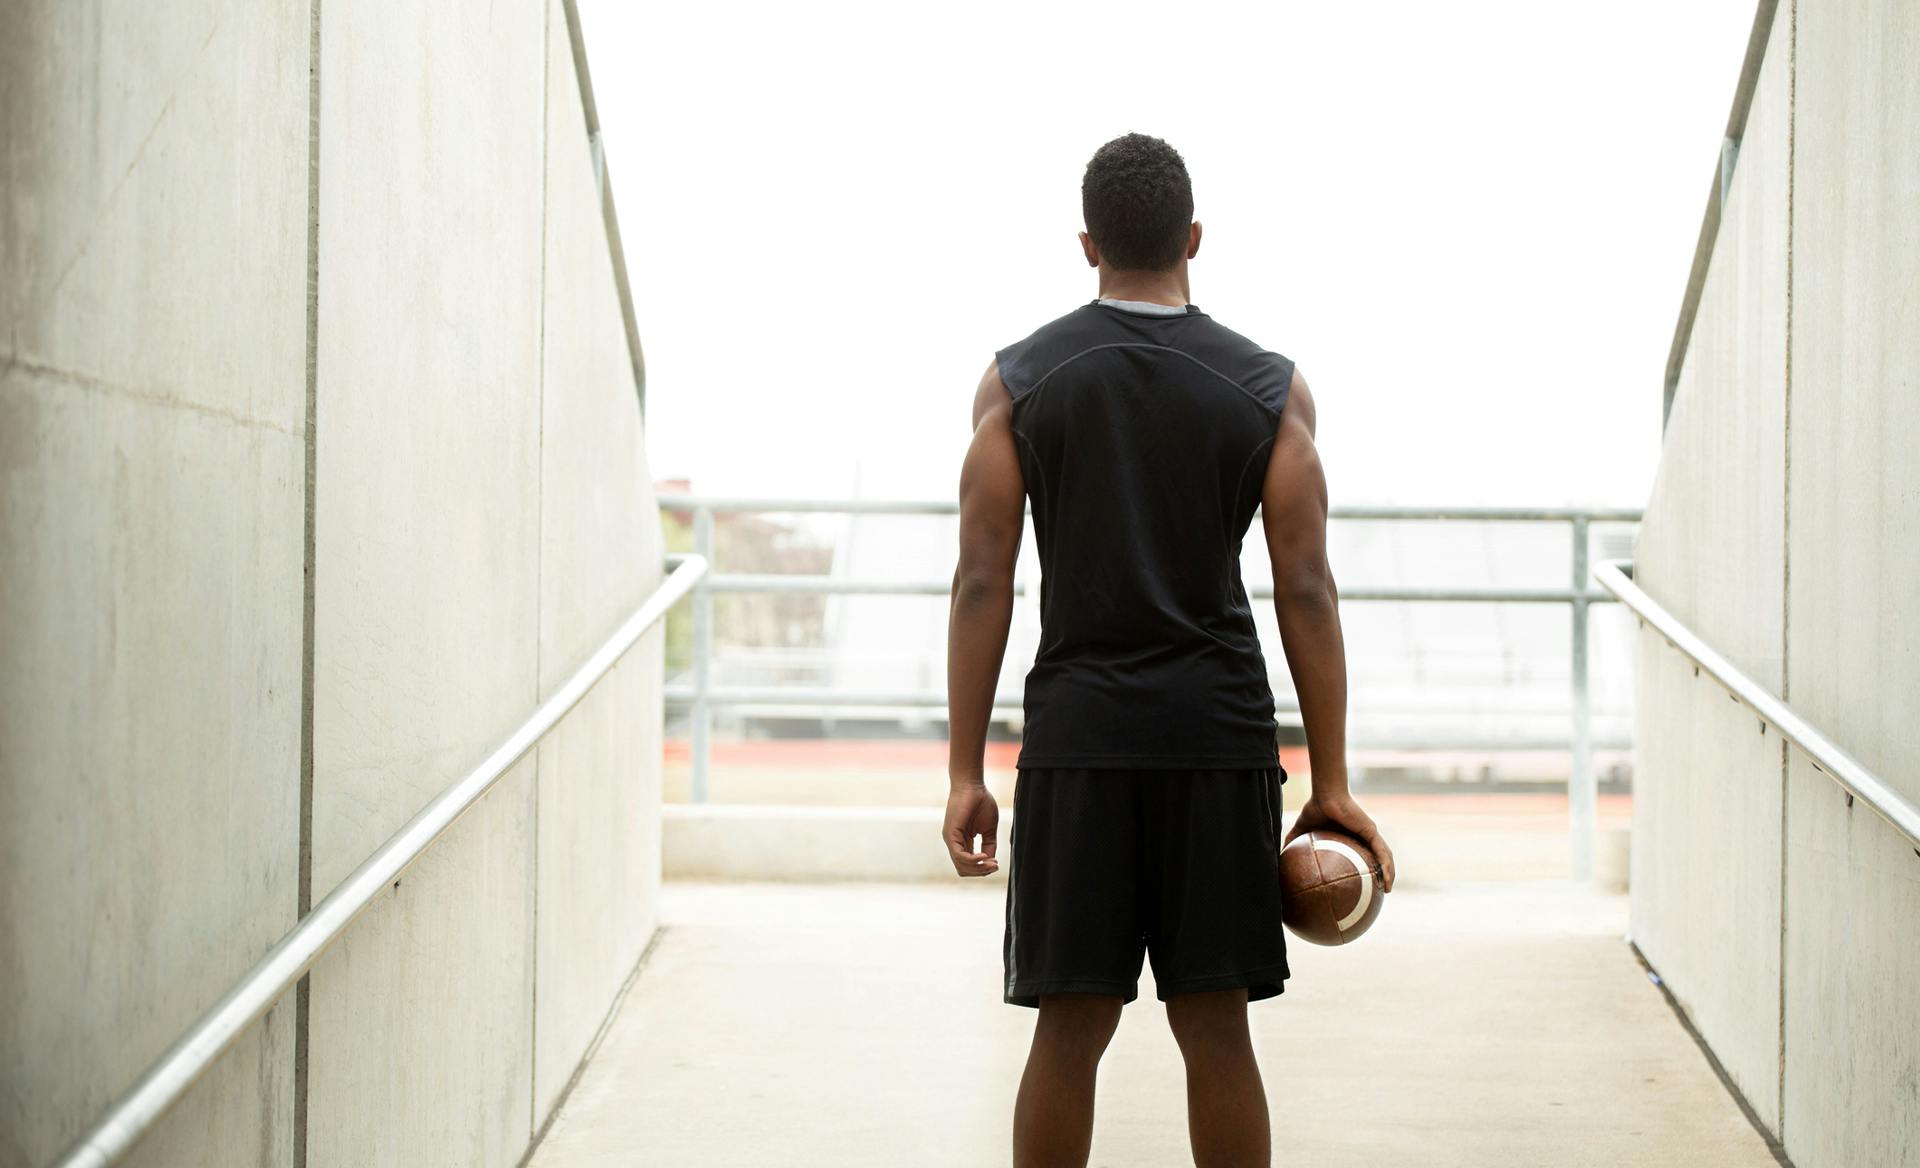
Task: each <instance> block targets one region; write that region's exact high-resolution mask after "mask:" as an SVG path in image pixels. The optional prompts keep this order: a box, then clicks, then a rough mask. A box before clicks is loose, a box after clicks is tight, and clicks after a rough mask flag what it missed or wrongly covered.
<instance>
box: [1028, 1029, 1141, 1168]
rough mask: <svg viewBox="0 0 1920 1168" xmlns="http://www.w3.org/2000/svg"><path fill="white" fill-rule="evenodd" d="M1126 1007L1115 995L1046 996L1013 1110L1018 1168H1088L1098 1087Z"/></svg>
mask: <svg viewBox="0 0 1920 1168" xmlns="http://www.w3.org/2000/svg"><path fill="white" fill-rule="evenodd" d="M1123 1004H1124V1003H1123V1002H1122V1000H1121V999H1120V997H1119V996H1117V995H1113V994H1046V995H1043V996H1042V997H1041V998H1040V1017H1039V1019H1038V1020H1037V1021H1036V1022H1035V1023H1034V1026H1033V1048H1032V1049H1031V1050H1030V1051H1028V1053H1027V1069H1026V1073H1025V1074H1023V1075H1021V1077H1020V1096H1019V1098H1018V1099H1017V1100H1016V1101H1015V1103H1014V1107H1013V1168H1085V1165H1086V1162H1087V1154H1088V1151H1089V1150H1090V1149H1091V1147H1092V1145H1093V1083H1094V1074H1095V1072H1096V1071H1097V1070H1098V1069H1099V1066H1100V1056H1101V1055H1102V1054H1105V1053H1106V1049H1107V1042H1108V1041H1109V1040H1110V1039H1112V1038H1113V1032H1114V1030H1115V1029H1116V1028H1117V1027H1118V1026H1119V1025H1120V1008H1121V1006H1122V1005H1123Z"/></svg>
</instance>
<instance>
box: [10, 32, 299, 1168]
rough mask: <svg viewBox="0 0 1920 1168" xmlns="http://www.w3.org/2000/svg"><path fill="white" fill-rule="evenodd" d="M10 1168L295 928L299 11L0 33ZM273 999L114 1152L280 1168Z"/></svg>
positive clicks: (121, 1083)
mask: <svg viewBox="0 0 1920 1168" xmlns="http://www.w3.org/2000/svg"><path fill="white" fill-rule="evenodd" d="M0 28H3V29H4V35H0V346H3V347H4V351H0V580H4V581H5V586H4V588H0V686H4V691H3V692H0V986H4V987H5V992H4V993H0V1165H4V1166H6V1168H22V1166H28V1165H39V1164H41V1163H44V1162H45V1161H46V1160H48V1159H50V1158H51V1157H52V1156H54V1155H56V1154H57V1153H58V1152H59V1151H61V1150H62V1149H63V1148H64V1147H65V1146H66V1145H67V1144H68V1143H69V1142H70V1141H72V1140H73V1139H74V1138H75V1137H77V1136H78V1135H79V1133H80V1132H81V1131H83V1130H84V1129H85V1128H86V1127H87V1126H89V1125H90V1124H91V1123H92V1121H93V1120H94V1119H95V1117H96V1116H97V1115H98V1113H99V1112H100V1110H101V1109H102V1108H104V1107H106V1106H107V1105H108V1104H109V1103H111V1102H112V1100H113V1099H114V1098H116V1097H117V1096H118V1095H119V1094H120V1093H121V1092H122V1091H124V1090H125V1089H126V1088H127V1087H128V1086H129V1085H130V1084H131V1082H132V1081H133V1079H134V1078H135V1077H136V1076H137V1075H138V1074H139V1072H140V1071H141V1070H143V1069H144V1067H145V1066H146V1064H147V1063H148V1062H149V1061H150V1060H151V1059H153V1058H154V1057H155V1056H157V1055H158V1054H159V1053H160V1052H161V1051H162V1050H164V1049H165V1048H166V1047H167V1046H168V1045H170V1044H171V1043H172V1041H173V1040H174V1038H175V1037H176V1036H177V1034H178V1033H179V1031H180V1030H181V1029H182V1028H184V1027H185V1026H186V1025H187V1024H188V1023H190V1022H191V1021H192V1020H193V1019H194V1018H195V1017H197V1016H198V1015H199V1014H200V1013H201V1012H202V1011H203V1010H205V1009H206V1008H207V1007H208V1006H209V1005H211V1004H212V1003H213V1002H214V1001H215V1000H217V999H218V998H219V997H220V995H221V994H222V993H223V992H225V990H226V988H227V986H228V985H229V984H230V983H231V981H232V980H233V979H234V978H236V977H237V976H239V975H240V974H241V973H242V972H244V971H245V969H246V968H247V967H248V966H250V965H251V964H252V963H253V962H254V961H255V960H257V959H258V957H259V956H260V955H261V954H262V953H264V952H265V951H266V949H267V948H268V947H269V946H270V945H271V944H272V943H273V942H274V941H275V940H276V939H277V938H278V937H279V936H280V934H281V933H282V932H284V931H285V929H287V928H288V927H289V926H291V924H292V923H293V919H294V913H295V909H296V903H297V896H296V882H297V878H298V857H299V809H300V729H301V723H300V701H301V652H302V613H301V583H300V581H301V576H302V566H303V549H302V529H303V510H304V502H303V474H302V462H303V455H304V434H303V427H304V422H305V373H304V371H305V337H306V314H305V307H306V292H305V287H304V283H305V280H304V272H305V256H306V251H305V237H306V229H305V228H306V222H307V166H306V143H307V135H306V127H307V112H308V111H307V39H308V30H309V23H308V14H307V12H306V11H305V10H304V8H293V9H275V8H266V7H249V6H244V5H232V4H224V3H186V4H179V5H171V6H168V7H166V8H164V9H162V8H158V7H155V6H151V5H140V4H131V3H110V4H104V5H59V4H39V5H11V6H9V7H8V9H7V11H6V14H5V16H4V17H3V18H0ZM291 1015H292V1011H291V1009H290V1008H288V1009H283V1010H276V1011H275V1012H274V1013H273V1014H272V1015H270V1016H269V1018H268V1019H267V1021H266V1022H265V1023H264V1025H262V1026H260V1027H257V1028H255V1030H254V1031H253V1032H251V1033H250V1034H248V1035H247V1036H245V1037H244V1038H243V1039H242V1040H241V1042H240V1045H239V1047H238V1048H237V1049H236V1050H235V1051H233V1052H232V1053H231V1054H230V1055H229V1056H228V1057H227V1058H226V1059H225V1060H223V1062H222V1063H221V1064H220V1066H219V1067H218V1068H216V1070H215V1071H214V1072H213V1073H212V1074H211V1075H210V1076H209V1078H208V1079H206V1080H205V1081H203V1082H202V1083H201V1084H200V1085H199V1086H198V1087H197V1088H196V1089H195V1090H194V1091H193V1092H192V1093H191V1094H190V1095H189V1096H188V1098H187V1099H186V1100H185V1102H184V1103H183V1104H182V1105H181V1107H180V1109H179V1110H177V1111H176V1112H175V1113H174V1114H173V1115H171V1116H170V1117H168V1118H167V1119H166V1120H165V1121H164V1122H163V1124H162V1126H161V1127H160V1128H159V1129H158V1130H157V1131H156V1132H155V1133H154V1134H153V1135H152V1136H151V1137H150V1138H149V1139H148V1141H147V1142H146V1143H145V1144H144V1145H143V1146H142V1147H141V1149H140V1150H139V1151H138V1153H137V1154H136V1155H135V1157H134V1158H133V1161H132V1162H134V1163H138V1164H172V1165H186V1164H193V1165H256V1164H265V1165H282V1164H286V1163H289V1162H290V1158H291V1150H292V1149H291V1143H290V1139H289V1137H290V1133H291V1130H292V1128H291V1124H290V1116H291V1111H292V1104H291V1099H292V1089H293V1056H292V1049H293V1032H292V1016H291Z"/></svg>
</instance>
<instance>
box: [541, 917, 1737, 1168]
mask: <svg viewBox="0 0 1920 1168" xmlns="http://www.w3.org/2000/svg"><path fill="white" fill-rule="evenodd" d="M1004 895H1005V885H1004V884H1002V883H1000V882H999V881H998V880H997V879H995V880H993V881H991V882H981V883H978V884H973V883H969V884H965V885H962V884H960V883H959V882H958V881H955V882H954V883H950V884H944V885H941V884H930V885H904V884H893V885H874V884H816V885H792V884H746V883H741V884H726V883H718V882H715V883H678V882H675V883H670V884H668V885H667V886H666V890H665V893H664V897H663V909H662V911H663V914H664V921H665V925H666V927H665V929H664V931H663V932H662V934H661V935H660V937H659V939H658V940H657V941H656V943H655V947H654V950H653V952H652V953H651V955H650V956H649V957H648V959H647V961H646V962H645V964H644V966H643V968H642V972H641V975H640V977H639V978H638V979H637V980H636V982H635V983H634V985H633V987H632V989H631V990H630V992H629V995H628V997H627V999H626V1002H625V1003H624V1005H623V1006H622V1008H621V1009H620V1011H619V1013H618V1014H617V1015H616V1016H615V1019H614V1021H613V1023H612V1025H611V1026H610V1028H609V1030H608V1032H607V1033H606V1035H605V1037H604V1040H603V1042H602V1044H601V1046H600V1048H599V1050H598V1052H597V1054H596V1055H595V1056H594V1057H593V1059H592V1061H591V1062H590V1063H589V1064H588V1066H587V1068H586V1070H585V1072H584V1073H583V1074H582V1076H581V1078H580V1080H579V1082H578V1083H577V1084H576V1086H575V1088H574V1090H573V1093H572V1094H571V1096H570V1097H569V1098H568V1100H567V1101H566V1103H565V1104H564V1105H563V1106H562V1108H561V1111H560V1113H559V1116H558V1118H557V1119H556V1120H555V1122H554V1124H553V1126H552V1128H551V1129H550V1131H549V1132H548V1133H547V1135H546V1137H545V1139H544V1141H543V1142H542V1143H541V1144H540V1146H539V1147H538V1149H537V1150H536V1152H535V1154H534V1157H533V1159H532V1161H531V1165H532V1168H602V1166H608V1168H610V1166H612V1165H629V1164H636V1163H645V1164H701V1165H706V1166H710V1168H728V1166H736V1165H737V1166H739V1168H747V1166H753V1168H761V1166H764V1165H767V1164H782V1165H793V1166H805V1165H834V1166H835V1168H851V1166H858V1165H874V1166H876V1168H878V1166H880V1165H886V1166H888V1168H893V1166H897V1165H901V1164H912V1165H916V1166H926V1168H933V1166H938V1165H954V1166H956V1168H959V1166H963V1165H964V1166H966V1168H975V1166H978V1165H983V1164H1004V1163H1006V1162H1007V1159H1008V1155H1009V1149H1010V1147H1011V1140H1012V1114H1013V1098H1014V1092H1015V1090H1016V1088H1017V1086H1018V1084H1019V1079H1020V1072H1021V1067H1022V1064H1023V1061H1024V1059H1025V1055H1026V1044H1027V1041H1028V1037H1029V1035H1030V1034H1031V1031H1032V1026H1033V1019H1034V1014H1033V1012H1032V1011H1028V1010H1021V1009H1017V1008H1015V1007H1012V1006H1007V1005H1004V1004H1003V1003H1002V1002H1001V1001H1000V988H999V983H1000V929H1001V923H1002V919H1003V917H1002V912H1003V907H1004V903H1005V902H1004ZM1625 925H1626V904H1625V898H1624V897H1623V896H1619V895H1603V894H1597V893H1591V892H1586V891H1583V890H1580V889H1578V888H1576V887H1574V886H1572V885H1569V884H1567V883H1565V882H1562V881H1544V882H1538V883H1534V882H1515V883H1499V884H1483V885H1454V886H1452V887H1450V888H1447V889H1436V890H1406V889H1403V890H1396V891H1395V892H1394V893H1393V894H1392V896H1391V897H1390V898H1389V901H1388V906H1387V909H1386V911H1385V913H1384V915H1383V916H1382V917H1381V919H1380V923H1379V924H1378V925H1377V926H1376V929H1375V932H1374V933H1372V934H1370V935H1369V936H1368V937H1367V938H1366V939H1365V940H1363V941H1362V942H1360V943H1358V944H1356V945H1354V946H1351V947H1347V948H1342V949H1319V948H1314V947H1312V946H1308V945H1305V944H1298V943H1296V944H1295V945H1293V946H1292V948H1291V951H1290V953H1289V960H1290V963H1291V964H1292V966H1293V969H1294V974H1295V976H1294V977H1293V978H1291V979H1290V980H1289V981H1288V983H1287V990H1286V992H1285V993H1284V994H1282V995H1281V996H1280V997H1278V998H1274V999H1269V1000H1268V1001H1265V1002H1259V1003H1255V1004H1254V1006H1253V1007H1252V1017H1253V1020H1254V1027H1255V1031H1254V1033H1255V1041H1256V1043H1257V1045H1258V1048H1259V1051H1260V1058H1261V1064H1262V1071H1263V1074H1264V1077H1265V1081H1266V1085H1267V1090H1268V1093H1269V1097H1270V1099H1271V1106H1272V1111H1273V1120H1274V1133H1275V1153H1274V1162H1275V1163H1277V1164H1285V1163H1311V1164H1313V1165H1314V1166H1315V1168H1348V1166H1351V1168H1383V1166H1396V1165H1418V1166H1421V1168H1450V1166H1455V1165H1457V1166H1459V1168H1487V1166H1488V1165H1504V1164H1512V1165H1526V1166H1528V1168H1537V1166H1539V1165H1554V1166H1556V1168H1567V1166H1578V1165H1593V1166H1595V1168H1599V1166H1603V1165H1604V1166H1606V1168H1617V1166H1619V1165H1637V1166H1658V1165H1673V1166H1675V1168H1680V1166H1682V1165H1684V1166H1685V1168H1701V1166H1707V1165H1711V1166H1716V1168H1720V1166H1724V1168H1745V1166H1749V1165H1751V1166H1754V1168H1762V1166H1770V1165H1773V1164H1774V1163H1775V1160H1774V1157H1773V1156H1772V1154H1771V1153H1770V1152H1769V1151H1768V1149H1767V1147H1766V1144H1765V1142H1764V1141H1763V1139H1762V1138H1761V1137H1760V1135H1759V1134H1757V1132H1756V1131H1755V1129H1754V1128H1753V1126H1752V1125H1751V1124H1750V1123H1749V1122H1748V1121H1747V1119H1746V1118H1745V1116H1744V1115H1743V1113H1742V1112H1741V1110H1740V1107H1739V1105H1738V1104H1737V1103H1736V1102H1735V1101H1734V1099H1733V1098H1732V1096H1730V1095H1729V1094H1728V1092H1727V1091H1726V1090H1725V1089H1724V1088H1723V1087H1722V1086H1721V1083H1720V1080H1719V1079H1718V1078H1717V1077H1716V1075H1715V1073H1714V1070H1713V1068H1712V1066H1711V1065H1710V1064H1709V1062H1708V1060H1707V1058H1706V1056H1705V1055H1704V1054H1703V1053H1702V1052H1701V1050H1700V1048H1699V1047H1698V1046H1697V1045H1696V1044H1695V1043H1694V1041H1693V1039H1692V1038H1691V1037H1689V1035H1688V1034H1687V1032H1686V1030H1685V1029H1684V1028H1683V1027H1682V1025H1681V1024H1680V1022H1679V1021H1678V1020H1677V1019H1676V1017H1675V1015H1674V1013H1673V1011H1672V1009H1671V1008H1670V1007H1669V1006H1668V1004H1667V1001H1666V999H1665V997H1664V996H1663V995H1662V993H1661V991H1660V990H1659V988H1658V987H1656V986H1655V985H1654V984H1653V983H1651V982H1650V981H1649V980H1648V978H1647V976H1646V973H1645V970H1644V969H1643V967H1642V966H1641V965H1640V963H1639V961H1638V960H1637V959H1636V958H1635V956H1634V954H1633V951H1632V949H1631V948H1629V946H1628V945H1627V942H1626V941H1625V939H1624V937H1623V933H1624V930H1625ZM1142 977H1143V980H1142V982H1141V996H1140V997H1139V999H1137V1000H1136V1001H1135V1002H1134V1003H1132V1004H1131V1005H1129V1006H1127V1007H1126V1011H1125V1013H1124V1015H1123V1017H1122V1020H1121V1025H1120V1033H1119V1034H1118V1036H1116V1038H1115V1039H1114V1044H1113V1046H1112V1048H1111V1049H1110V1050H1109V1052H1108V1054H1107V1057H1106V1060H1105V1061H1104V1062H1103V1064H1102V1069H1101V1078H1100V1087H1099V1101H1098V1112H1097V1116H1096V1119H1095V1130H1094V1142H1093V1157H1092V1160H1091V1163H1093V1164H1096V1165H1107V1166H1111V1168H1122V1166H1126V1168H1131V1166H1136V1165H1137V1166H1141V1168H1145V1166H1148V1165H1154V1166H1163V1165H1168V1164H1183V1163H1191V1160H1190V1158H1189V1152H1188V1150H1187V1142H1186V1113H1185V1094H1184V1092H1185V1088H1184V1079H1183V1072H1182V1067H1181V1064H1180V1056H1179V1052H1178V1049H1177V1048H1176V1047H1175V1045H1174V1042H1173V1038H1172V1036H1171V1035H1170V1034H1169V1032H1168V1030H1167V1024H1166V1017H1165V1013H1164V1011H1163V1009H1162V1008H1161V1007H1160V1004H1159V1003H1158V1002H1157V1001H1156V1000H1155V998H1154V994H1153V982H1152V974H1151V971H1143V975H1142Z"/></svg>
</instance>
